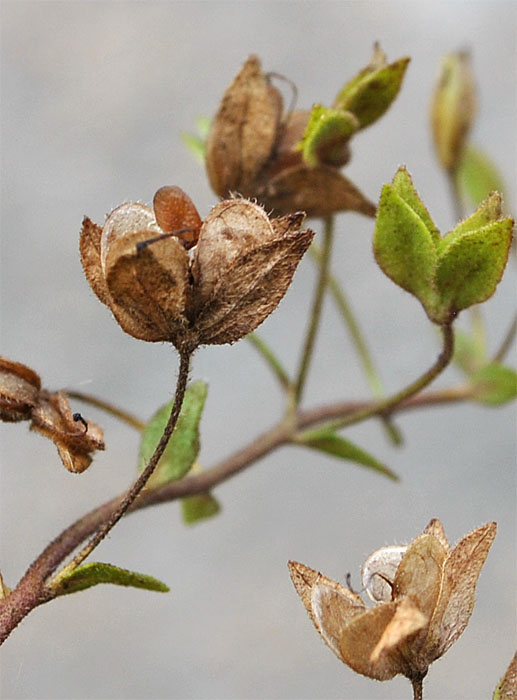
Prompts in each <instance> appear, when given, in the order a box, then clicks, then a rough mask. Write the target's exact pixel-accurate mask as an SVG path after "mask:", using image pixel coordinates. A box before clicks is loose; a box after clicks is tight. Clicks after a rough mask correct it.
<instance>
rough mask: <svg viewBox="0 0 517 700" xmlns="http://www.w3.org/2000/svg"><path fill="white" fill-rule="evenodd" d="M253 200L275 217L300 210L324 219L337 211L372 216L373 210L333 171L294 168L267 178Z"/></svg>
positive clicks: (372, 206) (366, 201)
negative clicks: (272, 212)
mask: <svg viewBox="0 0 517 700" xmlns="http://www.w3.org/2000/svg"><path fill="white" fill-rule="evenodd" d="M257 197H258V198H259V199H260V200H261V201H265V202H267V204H268V206H270V207H271V208H272V209H274V211H275V212H278V213H279V214H287V213H289V212H290V211H297V210H300V211H304V212H305V213H306V214H307V216H314V217H319V216H326V215H328V214H332V213H336V212H338V211H355V212H358V213H360V214H364V215H365V216H375V213H376V211H377V208H376V206H375V204H373V202H371V201H370V200H369V199H368V198H367V197H366V196H365V195H363V193H362V192H361V191H360V190H359V189H358V188H357V187H356V186H355V185H354V184H353V183H352V182H351V181H350V180H349V179H348V178H346V177H345V176H344V175H342V174H341V173H340V172H339V171H338V170H336V169H335V168H331V167H329V166H325V165H320V166H318V167H316V168H309V167H308V166H306V165H298V166H293V167H290V168H286V169H285V170H281V171H280V172H279V173H278V174H276V175H274V176H273V177H271V179H269V180H268V181H267V182H266V183H265V184H264V185H263V186H261V187H259V188H258V190H257Z"/></svg>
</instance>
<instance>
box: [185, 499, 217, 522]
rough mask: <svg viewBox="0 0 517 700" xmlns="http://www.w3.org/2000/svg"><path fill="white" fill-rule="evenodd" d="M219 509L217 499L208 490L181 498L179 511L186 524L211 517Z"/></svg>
mask: <svg viewBox="0 0 517 700" xmlns="http://www.w3.org/2000/svg"><path fill="white" fill-rule="evenodd" d="M220 510H221V506H220V504H219V501H217V499H215V498H214V496H212V494H211V493H208V492H207V493H197V494H196V495H195V496H187V498H182V500H181V513H182V516H183V521H184V522H185V523H186V524H187V525H192V524H194V523H197V522H199V521H200V520H206V519H207V518H211V517H213V516H214V515H217V513H219V511H220Z"/></svg>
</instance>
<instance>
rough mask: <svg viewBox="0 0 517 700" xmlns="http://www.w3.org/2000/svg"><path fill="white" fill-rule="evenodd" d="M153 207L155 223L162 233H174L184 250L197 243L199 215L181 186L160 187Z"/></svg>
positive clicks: (199, 225)
mask: <svg viewBox="0 0 517 700" xmlns="http://www.w3.org/2000/svg"><path fill="white" fill-rule="evenodd" d="M153 207H154V215H155V217H156V223H157V224H158V226H159V227H160V228H161V229H162V230H163V232H164V233H174V234H175V236H176V238H178V239H179V240H180V241H181V243H182V244H183V246H184V247H185V248H186V250H190V248H192V247H193V246H195V245H196V244H197V240H198V238H199V230H200V228H201V217H200V216H199V214H198V211H197V209H196V207H195V205H194V202H193V201H192V200H191V199H190V197H189V196H188V195H187V194H185V192H183V190H182V189H181V188H179V187H176V186H171V187H160V189H159V190H158V191H157V192H156V194H155V195H154V199H153Z"/></svg>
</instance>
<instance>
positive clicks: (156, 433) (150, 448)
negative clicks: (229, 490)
mask: <svg viewBox="0 0 517 700" xmlns="http://www.w3.org/2000/svg"><path fill="white" fill-rule="evenodd" d="M207 392H208V385H207V384H206V383H205V382H202V381H198V382H194V383H193V384H190V386H189V387H188V388H187V391H186V392H185V399H184V401H183V406H182V408H181V413H180V416H179V418H178V423H177V424H176V428H175V430H174V432H173V434H172V437H171V439H170V440H169V444H168V445H167V447H166V448H165V452H164V453H163V455H162V457H161V459H160V461H159V462H158V466H157V467H156V470H155V472H154V474H153V475H152V477H151V478H150V479H149V483H148V487H150V488H158V487H160V486H163V485H164V484H167V483H169V482H170V481H176V480H177V479H181V477H183V476H184V475H185V474H186V473H187V472H188V471H189V470H190V468H191V467H192V465H193V463H194V461H195V459H196V457H197V455H198V453H199V422H200V420H201V415H202V413H203V407H204V405H205V399H206V395H207ZM171 410H172V402H170V403H168V404H166V405H165V406H162V408H160V409H159V410H158V411H157V413H155V415H154V416H153V417H152V418H151V420H150V421H149V423H148V424H147V427H146V429H145V430H144V433H143V435H142V440H141V442H140V454H139V460H138V469H139V470H140V471H142V470H143V469H144V467H145V465H146V464H147V463H148V461H149V459H150V458H151V456H152V454H153V452H154V449H155V447H156V445H157V444H158V442H159V440H160V438H161V436H162V434H163V430H164V428H165V425H166V423H167V420H168V418H169V415H170V412H171Z"/></svg>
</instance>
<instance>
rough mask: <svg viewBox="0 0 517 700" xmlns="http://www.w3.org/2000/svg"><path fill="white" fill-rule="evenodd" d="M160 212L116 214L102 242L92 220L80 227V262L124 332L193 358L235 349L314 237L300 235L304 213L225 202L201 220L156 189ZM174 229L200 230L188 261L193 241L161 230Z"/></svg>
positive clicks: (137, 209)
mask: <svg viewBox="0 0 517 700" xmlns="http://www.w3.org/2000/svg"><path fill="white" fill-rule="evenodd" d="M154 205H155V209H154V212H153V210H151V209H150V208H149V207H146V206H145V205H143V204H137V203H135V202H133V203H131V202H130V203H126V204H124V205H122V206H120V207H117V209H115V210H114V211H113V212H112V213H111V214H110V215H109V216H108V217H107V219H106V224H105V225H104V227H103V229H102V233H101V234H100V235H99V230H98V228H95V226H94V225H91V222H90V223H89V224H87V225H86V226H83V234H82V237H81V244H82V248H83V249H84V251H85V252H84V253H83V255H82V260H83V265H85V272H86V274H87V277H88V280H89V281H90V282H91V284H92V286H93V285H95V287H96V288H97V289H98V288H102V290H103V294H102V295H100V298H101V301H104V303H106V304H107V305H108V306H109V308H110V309H111V311H112V312H113V315H114V316H115V318H116V319H117V321H118V322H119V323H120V325H121V327H122V328H123V330H125V331H126V332H127V333H129V334H130V335H132V336H133V337H135V338H139V339H142V340H147V341H168V342H171V343H173V344H174V345H175V346H176V347H177V348H179V349H183V350H188V351H189V352H190V351H192V350H194V349H195V348H196V347H197V346H198V345H200V344H220V343H232V342H234V341H236V340H238V339H239V338H241V337H242V336H243V335H246V334H247V333H249V332H251V331H252V330H254V329H255V328H256V327H257V326H258V325H259V324H260V323H262V321H263V320H264V319H265V318H266V317H267V316H268V315H269V314H270V313H271V312H272V311H273V310H274V309H275V308H276V306H277V305H278V303H279V302H280V300H281V298H282V297H283V296H284V294H285V292H286V291H287V288H288V286H289V284H290V282H291V279H292V276H293V274H294V271H295V269H296V266H297V265H298V262H299V261H300V259H301V257H302V255H303V254H304V253H305V251H306V250H307V248H308V247H309V245H310V242H311V240H312V237H313V235H314V233H313V232H312V231H310V230H307V231H300V226H301V223H302V221H303V219H304V214H301V213H297V214H293V215H290V216H288V217H283V218H280V219H270V218H269V217H268V216H267V214H266V212H265V211H264V209H263V208H262V207H260V206H259V205H257V204H256V203H255V202H251V201H250V200H246V199H240V198H237V199H230V200H225V201H223V202H220V203H219V204H217V205H216V206H215V207H214V208H213V209H212V211H211V212H210V214H209V215H208V216H207V218H206V219H205V220H204V221H203V222H202V223H201V219H200V217H199V214H198V213H197V210H196V209H195V207H194V204H193V203H192V202H191V200H190V198H189V197H187V195H185V194H184V193H182V191H181V190H180V189H179V188H177V187H165V188H161V189H160V190H158V192H157V194H156V195H155V201H154ZM159 224H160V225H159ZM174 226H178V227H179V233H180V234H181V233H182V232H185V233H189V232H190V233H193V235H194V237H195V241H196V245H195V246H194V247H193V249H192V251H191V253H190V254H188V253H187V252H186V248H187V247H189V246H190V243H191V242H192V241H185V240H183V239H181V238H180V237H179V236H178V235H177V233H178V230H174V231H172V232H171V231H164V230H163V228H162V227H165V228H167V229H170V228H171V227H174ZM185 229H187V231H185ZM171 233H172V234H173V235H170V234H171ZM99 278H102V282H101V283H100V282H99ZM95 287H94V289H95Z"/></svg>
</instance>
